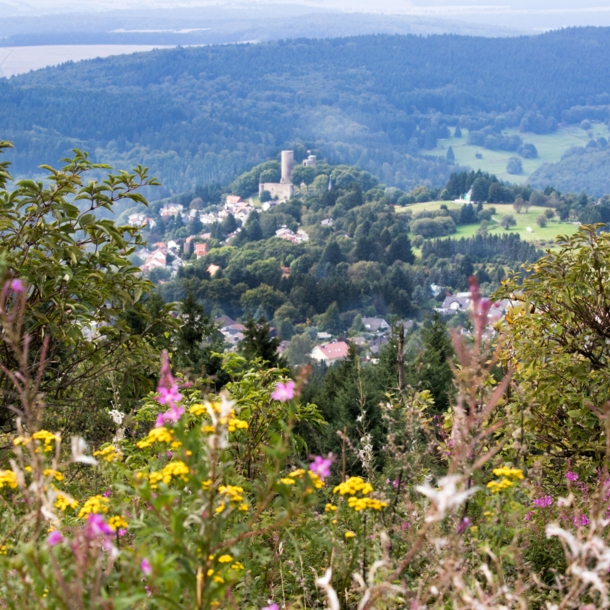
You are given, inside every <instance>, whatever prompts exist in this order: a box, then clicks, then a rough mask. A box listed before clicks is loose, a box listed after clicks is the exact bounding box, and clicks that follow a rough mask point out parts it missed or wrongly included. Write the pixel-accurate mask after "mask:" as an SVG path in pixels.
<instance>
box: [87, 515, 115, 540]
mask: <svg viewBox="0 0 610 610" xmlns="http://www.w3.org/2000/svg"><path fill="white" fill-rule="evenodd" d="M87 530H88V533H89V535H90V536H114V530H113V529H112V528H111V527H110V526H109V525H108V524H107V523H106V521H105V520H104V517H102V515H98V514H95V513H94V514H90V515H89V516H88V517H87Z"/></svg>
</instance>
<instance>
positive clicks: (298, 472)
mask: <svg viewBox="0 0 610 610" xmlns="http://www.w3.org/2000/svg"><path fill="white" fill-rule="evenodd" d="M304 474H305V470H303V468H299V469H298V470H293V471H292V472H291V473H290V474H289V475H288V476H289V477H293V478H298V479H300V478H302V476H303V475H304Z"/></svg>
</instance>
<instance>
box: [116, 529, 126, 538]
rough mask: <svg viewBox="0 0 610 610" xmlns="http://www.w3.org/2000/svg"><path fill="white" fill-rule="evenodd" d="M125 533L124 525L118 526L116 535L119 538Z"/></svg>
mask: <svg viewBox="0 0 610 610" xmlns="http://www.w3.org/2000/svg"><path fill="white" fill-rule="evenodd" d="M126 533H127V530H126V529H125V528H124V527H120V528H119V529H118V530H117V536H118V537H119V538H122V537H123V536H124V535H125V534H126Z"/></svg>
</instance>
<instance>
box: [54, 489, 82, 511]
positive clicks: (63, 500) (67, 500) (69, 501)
mask: <svg viewBox="0 0 610 610" xmlns="http://www.w3.org/2000/svg"><path fill="white" fill-rule="evenodd" d="M77 506H78V502H77V501H76V500H75V499H74V498H71V497H70V496H67V495H66V494H64V493H63V492H57V499H56V500H55V507H56V508H59V510H62V511H65V510H67V509H68V508H76V507H77Z"/></svg>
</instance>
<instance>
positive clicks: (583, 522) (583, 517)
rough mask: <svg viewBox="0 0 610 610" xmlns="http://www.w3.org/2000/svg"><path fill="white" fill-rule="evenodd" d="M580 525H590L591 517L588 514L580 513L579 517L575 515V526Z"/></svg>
mask: <svg viewBox="0 0 610 610" xmlns="http://www.w3.org/2000/svg"><path fill="white" fill-rule="evenodd" d="M579 525H582V526H585V525H589V519H588V518H587V516H586V515H580V516H579V517H574V527H578V526H579Z"/></svg>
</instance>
